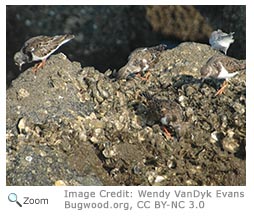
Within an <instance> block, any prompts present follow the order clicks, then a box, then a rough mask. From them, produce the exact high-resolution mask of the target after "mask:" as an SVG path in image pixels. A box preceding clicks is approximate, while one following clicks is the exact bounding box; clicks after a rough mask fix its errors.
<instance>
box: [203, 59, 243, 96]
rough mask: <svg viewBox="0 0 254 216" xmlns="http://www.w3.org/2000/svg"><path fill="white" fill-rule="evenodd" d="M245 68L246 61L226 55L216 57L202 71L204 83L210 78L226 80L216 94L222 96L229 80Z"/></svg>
mask: <svg viewBox="0 0 254 216" xmlns="http://www.w3.org/2000/svg"><path fill="white" fill-rule="evenodd" d="M245 68H246V62H245V61H244V60H237V59H235V58H231V57H228V56H225V55H214V56H212V57H211V58H210V59H208V61H207V63H206V64H205V65H204V66H203V67H202V68H201V70H200V73H201V77H202V83H203V81H204V80H205V79H208V78H215V79H224V80H225V81H224V82H223V84H222V86H221V88H220V89H219V90H218V91H217V93H216V94H215V96H217V95H220V94H222V92H223V91H224V89H225V88H226V86H227V85H228V80H229V79H230V78H232V77H234V76H235V75H237V74H238V73H239V72H240V71H242V70H245Z"/></svg>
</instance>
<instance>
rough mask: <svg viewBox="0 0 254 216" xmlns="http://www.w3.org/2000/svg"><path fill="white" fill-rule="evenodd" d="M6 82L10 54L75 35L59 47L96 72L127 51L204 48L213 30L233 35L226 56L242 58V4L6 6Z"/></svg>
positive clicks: (12, 69) (120, 60) (12, 73)
mask: <svg viewBox="0 0 254 216" xmlns="http://www.w3.org/2000/svg"><path fill="white" fill-rule="evenodd" d="M6 14H7V18H6V23H7V25H6V28H7V37H6V38H7V49H6V51H7V71H8V73H7V84H8V85H9V84H10V82H11V80H13V79H14V78H15V77H17V76H18V74H19V71H18V68H17V67H16V65H15V64H13V55H14V53H15V52H17V51H18V50H19V49H20V48H21V47H22V45H23V43H24V42H25V41H26V40H28V39H29V38H31V37H34V36H38V35H50V36H53V35H57V34H66V33H71V34H74V35H75V36H76V37H75V40H73V41H71V43H69V44H66V45H64V46H63V47H61V51H62V52H64V53H68V57H69V58H70V59H72V60H73V59H75V60H76V61H79V62H80V63H81V64H82V66H93V67H95V68H96V69H98V70H99V71H101V72H104V71H106V70H107V69H109V68H110V69H111V70H114V69H119V68H120V67H122V66H123V65H124V64H125V62H126V60H127V57H128V55H129V54H130V52H131V51H132V50H134V49H135V48H138V47H146V46H153V45H156V44H159V43H162V42H163V43H167V45H170V46H171V47H174V46H176V45H177V44H178V43H180V42H182V41H193V42H202V43H207V44H208V38H209V35H210V33H211V32H212V30H215V29H218V28H221V29H222V30H224V31H225V32H232V31H234V32H236V33H235V43H234V44H233V45H232V46H231V47H230V49H229V55H230V56H233V57H237V58H245V37H246V35H245V33H246V31H245V6H230V5H229V6H228V5H227V6H217V7H216V6H203V7H201V6H172V5H171V6H167V5H165V6H143V5H142V6H128V5H125V6H107V5H102V6H85V5H84V6H80V5H78V6H76V5H69V6H62V5H51V6H50V5H46V6H40V5H38V6H35V5H25V6H22V5H10V6H7V8H6Z"/></svg>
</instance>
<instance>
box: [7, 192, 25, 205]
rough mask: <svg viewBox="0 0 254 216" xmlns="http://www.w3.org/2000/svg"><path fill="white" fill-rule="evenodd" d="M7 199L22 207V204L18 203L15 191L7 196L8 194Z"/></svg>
mask: <svg viewBox="0 0 254 216" xmlns="http://www.w3.org/2000/svg"><path fill="white" fill-rule="evenodd" d="M8 200H9V201H10V202H15V203H17V204H18V205H19V207H22V205H21V204H20V202H19V201H18V200H17V194H15V193H10V194H9V196H8Z"/></svg>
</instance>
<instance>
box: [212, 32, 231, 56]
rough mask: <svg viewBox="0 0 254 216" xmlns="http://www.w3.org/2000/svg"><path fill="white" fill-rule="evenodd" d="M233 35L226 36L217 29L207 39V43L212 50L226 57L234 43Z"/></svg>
mask: <svg viewBox="0 0 254 216" xmlns="http://www.w3.org/2000/svg"><path fill="white" fill-rule="evenodd" d="M233 35H234V32H231V33H229V34H227V33H225V32H223V31H221V30H220V29H218V30H217V31H213V32H212V34H211V36H210V38H209V43H210V45H211V46H212V48H214V49H216V50H220V51H223V52H224V54H225V55H226V54H227V50H228V48H229V46H230V44H231V43H233V42H234V38H233Z"/></svg>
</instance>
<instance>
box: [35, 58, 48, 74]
mask: <svg viewBox="0 0 254 216" xmlns="http://www.w3.org/2000/svg"><path fill="white" fill-rule="evenodd" d="M45 64H46V59H43V60H42V61H41V62H40V63H38V64H36V65H35V66H34V67H33V73H36V72H37V71H38V70H39V69H40V68H43V67H44V66H45Z"/></svg>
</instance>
